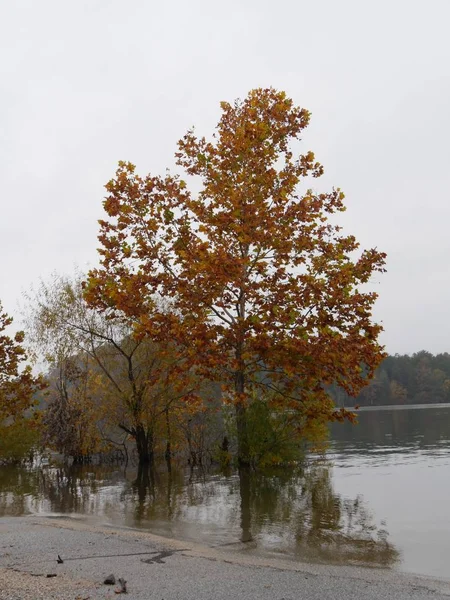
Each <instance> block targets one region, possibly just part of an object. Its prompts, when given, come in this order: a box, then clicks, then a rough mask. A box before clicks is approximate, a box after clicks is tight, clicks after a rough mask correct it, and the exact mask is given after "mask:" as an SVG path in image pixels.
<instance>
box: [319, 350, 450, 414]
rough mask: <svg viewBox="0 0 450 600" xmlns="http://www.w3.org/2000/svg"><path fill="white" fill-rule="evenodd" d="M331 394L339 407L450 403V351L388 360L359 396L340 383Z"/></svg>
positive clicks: (378, 369) (419, 353)
mask: <svg viewBox="0 0 450 600" xmlns="http://www.w3.org/2000/svg"><path fill="white" fill-rule="evenodd" d="M330 393H331V395H332V397H333V400H334V401H335V403H336V404H337V405H338V406H347V407H348V406H354V405H355V404H357V405H360V406H382V405H384V406H386V405H389V404H434V403H442V402H450V354H448V353H447V352H444V353H443V354H437V355H436V356H434V355H433V354H431V353H430V352H427V351H426V350H421V351H420V352H416V353H415V354H412V355H408V354H395V355H393V356H388V357H387V358H385V359H384V361H383V362H382V363H381V365H380V366H379V367H378V368H377V370H376V371H375V374H374V377H373V378H372V379H371V380H370V382H369V383H368V385H367V386H366V387H365V388H363V389H362V390H361V392H360V393H359V395H358V396H357V397H356V398H351V397H350V396H348V394H346V393H345V392H344V391H343V390H341V389H339V388H338V387H337V386H331V388H330Z"/></svg>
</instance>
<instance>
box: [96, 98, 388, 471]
mask: <svg viewBox="0 0 450 600" xmlns="http://www.w3.org/2000/svg"><path fill="white" fill-rule="evenodd" d="M221 110H222V115H221V118H220V120H219V123H218V125H217V128H216V131H215V133H214V134H213V137H212V139H211V140H210V141H208V140H207V139H206V138H204V137H198V136H197V135H196V134H195V132H194V130H191V131H188V132H187V134H186V135H185V136H184V137H183V138H182V139H181V140H180V141H179V142H178V151H177V153H176V158H177V164H178V166H179V167H181V168H182V169H184V171H185V173H186V174H187V178H186V179H187V180H189V181H191V180H193V181H194V185H193V186H192V189H195V190H200V191H198V192H197V191H196V192H195V193H194V192H190V191H189V187H188V181H187V180H185V179H182V178H181V177H180V176H179V175H171V174H166V175H165V176H164V177H161V176H158V175H147V176H145V177H141V176H139V175H138V174H137V173H136V170H135V167H134V166H133V165H132V164H130V163H127V162H121V163H120V164H119V168H118V170H117V172H116V176H115V177H114V179H112V180H111V181H110V182H109V183H108V184H107V185H106V190H107V197H106V199H105V202H104V209H105V211H106V214H107V217H106V219H104V220H102V221H100V235H99V240H100V249H99V252H100V255H101V265H100V267H99V268H98V269H94V270H92V271H91V273H90V277H89V281H88V283H87V285H86V290H85V291H86V295H85V297H86V299H87V301H88V302H89V303H90V305H91V306H93V307H96V308H98V309H100V310H104V311H115V312H116V314H123V315H126V316H127V318H129V319H132V321H133V323H134V324H135V333H136V334H137V335H139V336H146V337H149V338H150V339H152V340H155V341H158V340H163V339H170V340H172V341H173V342H175V343H176V344H177V345H178V346H179V347H180V348H183V352H188V356H189V360H187V361H186V363H185V365H186V367H189V368H195V369H196V372H197V373H200V374H202V376H204V377H207V378H209V379H213V380H216V381H220V382H221V383H222V384H223V388H224V398H225V399H227V400H229V401H230V402H232V403H233V404H234V405H235V407H236V417H237V432H238V441H239V451H238V452H239V458H240V460H241V462H242V463H246V462H248V457H249V446H248V432H247V418H246V409H247V406H248V404H249V403H250V402H252V401H253V400H255V399H256V398H258V399H261V398H267V399H268V400H267V401H268V402H270V406H271V410H272V409H273V410H277V409H280V410H283V411H286V412H287V413H288V414H292V415H294V416H295V422H296V423H297V424H298V428H299V429H301V428H302V427H306V425H307V424H308V423H310V422H314V421H315V422H319V423H323V422H325V421H327V420H333V419H338V418H344V417H345V416H349V414H348V413H345V412H336V411H334V405H333V402H332V401H331V400H330V397H329V395H328V394H327V392H326V390H325V388H326V386H327V385H328V384H337V385H338V386H340V387H341V388H343V389H344V390H345V391H346V392H348V393H349V394H352V395H354V394H357V393H358V391H359V390H360V389H361V388H362V386H364V385H365V383H366V382H367V378H369V377H370V376H371V375H372V373H373V371H374V369H375V368H376V366H377V365H378V364H379V362H380V361H381V359H382V358H383V356H384V355H383V352H382V348H381V347H380V345H379V343H378V341H377V337H378V334H379V333H380V330H381V327H380V325H378V324H375V323H373V322H372V318H371V313H372V307H373V304H374V302H375V299H376V294H375V293H373V292H372V291H370V289H369V288H368V287H367V286H365V284H367V283H368V282H369V279H370V277H371V275H372V274H373V273H375V272H382V271H383V270H384V262H385V255H384V254H383V253H381V252H378V251H377V250H376V249H370V250H361V249H360V248H359V244H358V242H357V241H356V239H355V237H354V236H352V235H346V234H344V233H342V231H341V229H340V227H339V226H338V225H337V224H336V219H335V218H334V215H336V214H338V213H342V212H343V211H344V210H345V206H344V203H343V201H344V194H343V193H342V191H341V190H340V189H338V188H337V189H332V190H331V191H328V192H317V191H315V188H313V187H308V186H312V185H313V182H315V180H317V179H318V178H319V177H320V176H321V175H322V173H323V167H322V166H321V165H320V164H319V163H318V162H317V161H316V159H315V157H314V154H313V153H312V152H311V151H306V152H304V153H300V152H299V150H298V141H299V140H300V138H301V135H302V133H303V131H304V129H305V128H306V127H307V125H308V123H309V119H310V114H309V112H308V111H307V110H305V109H303V108H298V107H296V106H295V105H294V104H293V102H292V100H291V99H289V98H288V97H287V96H286V95H285V93H283V92H278V91H276V90H274V89H256V90H253V91H251V92H250V93H249V94H248V96H247V97H246V98H245V99H244V100H242V101H236V102H235V103H234V104H229V103H227V102H222V104H221ZM195 179H197V180H198V181H199V183H196V182H195ZM314 185H315V183H314ZM158 297H163V298H166V299H170V302H171V307H172V310H171V311H168V312H167V311H166V312H163V311H161V310H159V308H158V303H157V302H155V298H158Z"/></svg>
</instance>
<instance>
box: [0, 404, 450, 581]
mask: <svg viewBox="0 0 450 600" xmlns="http://www.w3.org/2000/svg"><path fill="white" fill-rule="evenodd" d="M449 498H450V406H446V405H440V406H434V407H431V408H430V407H427V408H423V409H420V408H411V409H402V410H398V409H392V408H388V409H382V410H366V411H361V412H360V414H359V424H358V425H357V426H351V425H350V424H343V425H342V424H335V425H333V426H332V428H331V443H330V448H329V451H328V453H327V456H326V457H325V458H320V457H313V458H311V459H310V460H308V463H307V464H306V465H304V466H303V467H301V468H300V467H299V468H292V469H289V470H283V471H282V470H274V471H272V472H266V473H264V474H263V473H247V472H241V473H238V472H232V473H229V474H227V475H224V474H220V473H216V474H214V473H204V472H202V471H201V470H195V471H190V470H184V469H178V470H174V471H173V472H172V473H171V474H168V473H167V472H165V471H164V470H160V471H157V472H156V473H148V472H146V471H141V472H138V471H137V470H136V469H127V470H126V471H124V470H123V468H121V467H117V466H116V467H111V466H109V467H94V466H84V467H77V468H64V467H62V466H53V465H50V466H44V467H41V468H34V469H14V468H6V467H3V468H1V469H0V516H2V515H21V514H33V513H38V514H43V515H48V516H50V515H55V514H57V515H60V514H64V515H70V516H72V517H77V518H88V519H92V520H94V521H95V522H102V523H107V524H114V525H119V526H125V527H134V528H135V527H138V528H145V529H148V530H149V531H152V532H154V533H158V534H161V535H166V536H170V537H177V538H180V539H185V540H187V541H199V542H201V543H203V544H206V545H209V546H220V547H222V548H224V549H227V548H232V549H234V550H238V551H241V552H246V553H248V552H251V553H258V554H264V555H272V556H273V555H279V556H283V557H284V558H291V559H292V560H302V561H318V562H332V563H337V564H365V565H369V566H374V567H385V568H397V569H401V570H404V571H410V572H416V573H423V574H428V575H436V576H441V577H448V576H449V574H448V573H449V572H448V569H447V557H449V556H450V512H449V505H448V504H449V503H448V500H449Z"/></svg>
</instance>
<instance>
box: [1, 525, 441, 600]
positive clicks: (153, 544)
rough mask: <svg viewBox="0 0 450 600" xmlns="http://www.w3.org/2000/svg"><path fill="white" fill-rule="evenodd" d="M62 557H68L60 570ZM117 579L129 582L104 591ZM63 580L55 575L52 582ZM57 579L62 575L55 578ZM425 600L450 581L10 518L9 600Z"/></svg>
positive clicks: (5, 591) (4, 554) (4, 549)
mask: <svg viewBox="0 0 450 600" xmlns="http://www.w3.org/2000/svg"><path fill="white" fill-rule="evenodd" d="M58 554H59V555H61V557H62V559H63V561H64V562H63V563H62V564H58V563H57V557H58ZM111 573H113V574H114V575H115V577H116V578H117V579H118V578H119V577H122V578H124V579H125V580H127V590H128V594H127V595H126V596H125V595H123V596H122V595H119V594H116V592H117V591H119V589H120V586H118V585H116V586H107V585H104V584H103V580H104V579H105V577H107V576H108V575H110V574H111ZM48 575H53V577H48ZM55 575H56V576H55ZM120 597H124V598H125V597H126V598H128V599H129V600H133V599H136V600H153V599H155V600H156V599H157V600H175V599H176V600H194V599H195V600H213V599H214V600H234V599H235V598H236V599H238V600H250V599H252V600H256V599H258V600H260V599H261V600H297V599H302V600H339V599H344V598H345V599H349V598H355V599H358V600H359V599H361V600H366V599H367V600H380V599H384V598H392V599H395V600H419V599H425V598H427V599H428V600H430V598H433V599H440V598H447V599H448V598H449V597H450V581H444V580H437V579H427V578H423V577H419V576H409V575H405V574H401V573H398V572H395V571H388V570H377V569H362V568H356V567H336V566H326V565H310V564H303V563H298V562H293V561H288V560H279V559H264V558H258V557H256V556H254V555H250V554H246V553H245V551H242V550H240V551H236V550H233V549H231V548H230V547H228V548H227V549H224V548H206V547H204V546H200V545H196V544H191V543H186V542H180V541H176V540H168V539H166V538H161V537H158V536H154V535H151V534H149V533H146V532H142V531H135V530H128V529H114V528H109V527H106V526H95V525H93V524H89V523H86V522H83V521H78V520H73V519H62V518H41V517H34V516H30V517H17V518H2V519H0V600H48V599H58V600H59V599H61V600H97V599H106V598H110V599H111V598H120Z"/></svg>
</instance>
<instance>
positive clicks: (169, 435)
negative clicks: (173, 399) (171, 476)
mask: <svg viewBox="0 0 450 600" xmlns="http://www.w3.org/2000/svg"><path fill="white" fill-rule="evenodd" d="M165 413H166V427H167V443H166V452H165V458H166V463H167V470H168V472H169V473H171V472H172V433H171V430H170V419H169V409H168V408H166V410H165Z"/></svg>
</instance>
